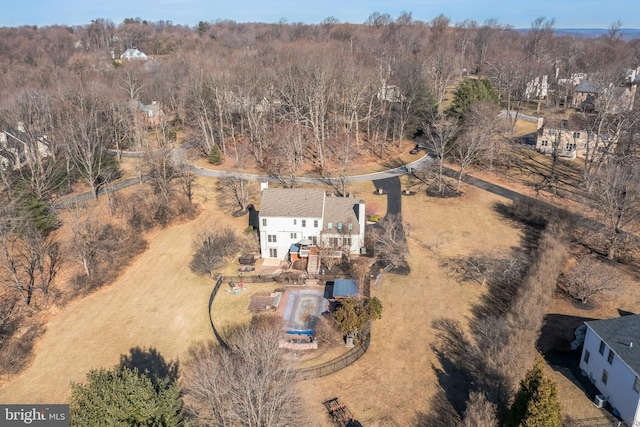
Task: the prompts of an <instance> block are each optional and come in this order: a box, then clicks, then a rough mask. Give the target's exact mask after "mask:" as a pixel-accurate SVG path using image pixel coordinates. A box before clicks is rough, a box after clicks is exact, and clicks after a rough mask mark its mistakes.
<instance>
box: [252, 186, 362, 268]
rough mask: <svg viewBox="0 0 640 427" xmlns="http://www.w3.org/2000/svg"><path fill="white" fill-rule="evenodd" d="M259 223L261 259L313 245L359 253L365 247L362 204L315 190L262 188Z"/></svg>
mask: <svg viewBox="0 0 640 427" xmlns="http://www.w3.org/2000/svg"><path fill="white" fill-rule="evenodd" d="M263 186H264V187H266V185H264V184H263ZM258 221H259V225H258V226H259V230H260V252H261V254H262V257H263V258H280V259H284V258H286V257H287V256H288V255H289V252H290V250H292V249H294V250H296V249H301V250H305V249H304V248H305V247H307V248H308V247H314V246H315V247H320V248H335V252H336V254H338V253H339V254H340V255H341V254H342V253H343V252H346V251H348V252H349V254H359V253H360V249H361V248H362V247H364V227H365V213H364V201H363V200H359V199H356V198H354V197H337V196H333V195H327V194H326V193H325V191H324V190H322V189H318V188H263V190H262V201H261V203H260V211H259V214H258ZM300 245H301V246H302V248H300ZM300 255H301V256H304V253H300Z"/></svg>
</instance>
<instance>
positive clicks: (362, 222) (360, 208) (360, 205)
mask: <svg viewBox="0 0 640 427" xmlns="http://www.w3.org/2000/svg"><path fill="white" fill-rule="evenodd" d="M364 211H365V209H364V200H360V201H359V202H358V224H359V225H360V230H359V231H360V236H359V237H358V238H359V240H360V241H359V243H358V244H359V246H360V247H361V248H362V247H364V225H365V223H366V222H367V218H365V213H364Z"/></svg>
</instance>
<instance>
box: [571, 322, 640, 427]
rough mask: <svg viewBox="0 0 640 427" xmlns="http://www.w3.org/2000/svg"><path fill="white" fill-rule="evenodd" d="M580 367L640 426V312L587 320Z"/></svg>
mask: <svg viewBox="0 0 640 427" xmlns="http://www.w3.org/2000/svg"><path fill="white" fill-rule="evenodd" d="M585 324H586V325H587V332H586V335H585V339H584V345H583V348H582V357H581V358H580V368H581V369H582V371H583V373H584V374H585V375H587V376H588V377H589V380H590V381H591V382H592V383H593V384H594V385H595V386H596V388H597V389H598V390H599V391H600V393H601V395H599V396H597V397H596V400H595V403H596V405H597V406H601V405H602V404H604V403H608V404H609V405H611V407H612V408H613V410H614V413H616V414H619V416H620V418H622V420H624V422H625V423H626V424H627V425H628V426H640V405H639V403H640V315H638V314H634V315H629V316H622V317H617V318H613V319H605V320H594V321H590V322H585Z"/></svg>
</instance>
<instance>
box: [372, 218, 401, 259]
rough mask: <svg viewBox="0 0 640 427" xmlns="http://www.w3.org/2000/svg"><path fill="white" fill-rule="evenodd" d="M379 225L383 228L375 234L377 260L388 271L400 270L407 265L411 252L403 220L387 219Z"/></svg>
mask: <svg viewBox="0 0 640 427" xmlns="http://www.w3.org/2000/svg"><path fill="white" fill-rule="evenodd" d="M379 225H380V227H381V228H380V229H378V230H376V232H375V233H376V236H375V250H374V252H375V255H376V259H377V260H378V261H379V262H380V263H381V264H382V265H384V266H385V267H384V268H385V270H387V271H388V270H390V269H394V268H398V267H400V266H402V265H403V264H404V263H406V256H407V253H408V252H409V250H408V248H407V242H406V240H405V235H404V229H403V228H402V219H401V218H400V217H390V218H389V217H387V218H385V219H384V220H383V221H381V222H380V223H379Z"/></svg>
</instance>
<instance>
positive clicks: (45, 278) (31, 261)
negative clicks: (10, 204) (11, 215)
mask: <svg viewBox="0 0 640 427" xmlns="http://www.w3.org/2000/svg"><path fill="white" fill-rule="evenodd" d="M61 261H62V258H61V252H60V248H59V245H58V243H57V241H56V240H55V239H54V238H52V237H50V236H43V235H42V234H41V232H40V231H39V230H38V229H37V228H36V226H35V225H34V224H33V223H31V222H30V221H29V220H26V221H20V220H13V221H4V222H3V223H2V224H0V267H2V269H3V270H4V273H3V274H0V283H4V284H5V286H7V287H8V288H10V289H12V290H13V291H15V292H17V293H18V294H19V295H20V299H21V300H22V302H23V303H24V304H25V305H31V303H32V302H33V301H34V296H35V293H36V291H40V292H42V295H43V296H44V297H45V298H46V297H47V296H48V294H49V290H50V288H51V286H52V285H53V282H54V280H55V278H56V276H57V274H58V272H59V270H60V265H61ZM45 302H46V301H45Z"/></svg>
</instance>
